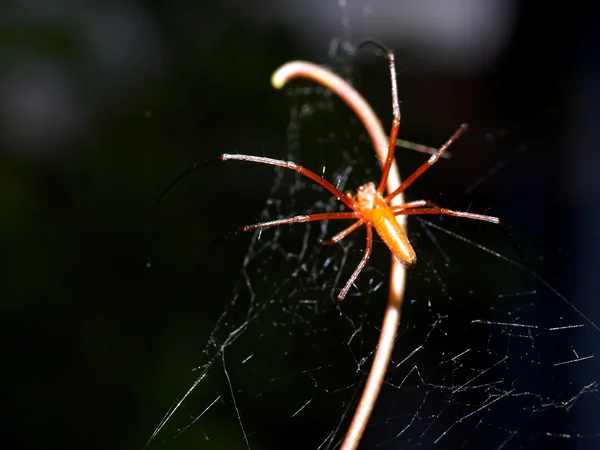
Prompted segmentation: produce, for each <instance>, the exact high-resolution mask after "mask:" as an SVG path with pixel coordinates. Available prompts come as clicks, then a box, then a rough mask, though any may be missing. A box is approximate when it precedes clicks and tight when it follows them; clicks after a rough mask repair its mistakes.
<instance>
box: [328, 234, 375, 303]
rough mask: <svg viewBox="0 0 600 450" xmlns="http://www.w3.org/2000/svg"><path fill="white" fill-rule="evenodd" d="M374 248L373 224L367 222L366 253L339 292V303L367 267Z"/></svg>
mask: <svg viewBox="0 0 600 450" xmlns="http://www.w3.org/2000/svg"><path fill="white" fill-rule="evenodd" d="M372 249H373V227H372V225H371V224H367V246H366V247H365V253H364V255H363V257H362V259H361V260H360V262H359V263H358V266H357V267H356V269H354V272H353V273H352V275H350V278H349V279H348V281H347V282H346V285H345V286H344V288H343V289H342V290H341V291H340V293H339V294H338V297H337V302H338V303H339V302H341V301H342V300H344V297H346V294H347V293H348V291H349V290H350V287H351V286H352V285H353V284H354V281H355V280H356V277H358V274H359V273H360V272H361V271H362V270H363V269H364V268H365V265H366V264H367V261H368V260H369V258H370V257H371V250H372Z"/></svg>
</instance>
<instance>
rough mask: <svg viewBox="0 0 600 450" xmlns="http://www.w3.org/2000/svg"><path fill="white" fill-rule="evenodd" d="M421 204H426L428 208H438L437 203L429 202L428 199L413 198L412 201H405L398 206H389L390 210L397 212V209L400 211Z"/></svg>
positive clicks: (419, 206) (418, 206)
mask: <svg viewBox="0 0 600 450" xmlns="http://www.w3.org/2000/svg"><path fill="white" fill-rule="evenodd" d="M423 206H428V207H430V208H438V207H439V205H436V204H435V203H433V202H430V201H429V200H415V201H412V202H406V203H402V204H401V205H398V206H393V207H392V208H391V210H392V212H398V211H402V210H405V209H414V208H422V207H423Z"/></svg>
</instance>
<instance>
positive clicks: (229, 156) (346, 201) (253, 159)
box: [219, 153, 356, 209]
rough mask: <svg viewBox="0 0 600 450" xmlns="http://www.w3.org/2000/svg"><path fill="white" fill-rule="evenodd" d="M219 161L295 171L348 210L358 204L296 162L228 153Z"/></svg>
mask: <svg viewBox="0 0 600 450" xmlns="http://www.w3.org/2000/svg"><path fill="white" fill-rule="evenodd" d="M219 159H220V160H221V161H245V162H255V163H260V164H269V165H271V166H279V167H284V168H286V169H291V170H295V171H296V172H298V173H299V174H300V175H303V176H305V177H306V178H310V179H311V180H312V181H314V182H315V183H317V184H320V185H321V186H323V187H324V188H325V189H327V190H328V191H329V192H331V193H332V194H333V195H334V196H335V197H336V198H337V199H338V200H339V201H341V202H342V203H344V205H346V206H347V207H348V208H350V209H356V202H355V201H354V200H353V199H352V198H351V197H349V196H347V195H346V194H344V193H343V192H342V191H340V190H339V189H338V188H336V187H335V186H334V185H333V184H331V183H330V182H329V181H327V180H324V179H323V178H321V177H320V176H319V175H317V174H316V173H314V172H312V171H310V170H308V169H305V168H304V167H302V166H300V165H298V164H296V163H294V162H291V161H283V160H280V159H272V158H263V157H260V156H251V155H232V154H228V153H224V154H222V155H221V156H220V157H219Z"/></svg>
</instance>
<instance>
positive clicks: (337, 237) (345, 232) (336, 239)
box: [319, 220, 364, 245]
mask: <svg viewBox="0 0 600 450" xmlns="http://www.w3.org/2000/svg"><path fill="white" fill-rule="evenodd" d="M363 223H364V222H363V221H362V220H358V221H356V222H354V223H353V224H352V225H350V226H349V227H348V228H346V229H345V230H343V231H341V232H339V233H338V234H336V235H335V236H334V237H332V238H331V239H328V240H326V241H319V244H320V245H331V244H335V243H336V242H339V241H341V240H342V239H344V238H345V237H346V236H348V235H349V234H350V233H352V232H353V231H354V230H356V229H358V227H360V226H361V225H362V224H363Z"/></svg>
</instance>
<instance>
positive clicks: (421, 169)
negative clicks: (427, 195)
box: [385, 123, 468, 202]
mask: <svg viewBox="0 0 600 450" xmlns="http://www.w3.org/2000/svg"><path fill="white" fill-rule="evenodd" d="M467 128H468V125H467V124H466V123H463V124H462V125H461V126H460V128H459V129H458V130H456V131H455V132H454V134H453V135H452V136H451V137H450V139H448V140H447V141H446V143H445V144H444V145H442V146H441V147H440V149H439V150H438V152H437V153H436V154H435V155H432V156H431V158H429V159H428V160H427V162H425V163H423V165H421V167H419V168H418V169H417V170H415V171H414V172H413V173H412V174H411V175H410V176H409V177H408V178H407V179H406V180H404V181H403V182H402V184H401V185H400V186H399V187H398V189H396V190H395V191H394V192H392V193H391V194H389V195H388V196H387V197H386V198H385V201H386V202H389V201H390V200H391V199H393V198H394V197H395V196H396V195H398V194H400V192H403V191H404V190H405V189H406V188H407V187H409V186H410V185H411V184H413V182H414V181H415V180H416V179H417V178H419V177H420V176H421V175H423V172H425V171H426V170H427V169H429V168H430V167H431V166H433V165H434V164H435V163H436V162H437V161H438V159H440V158H441V157H442V155H443V154H444V152H445V151H446V149H447V148H448V147H450V145H452V143H453V142H454V141H455V140H457V139H458V138H459V136H460V135H461V134H463V133H464V132H465V131H467Z"/></svg>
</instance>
